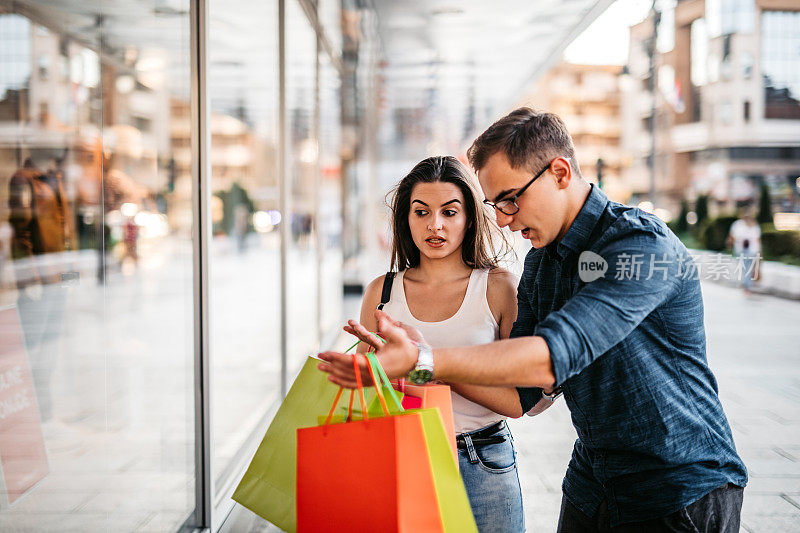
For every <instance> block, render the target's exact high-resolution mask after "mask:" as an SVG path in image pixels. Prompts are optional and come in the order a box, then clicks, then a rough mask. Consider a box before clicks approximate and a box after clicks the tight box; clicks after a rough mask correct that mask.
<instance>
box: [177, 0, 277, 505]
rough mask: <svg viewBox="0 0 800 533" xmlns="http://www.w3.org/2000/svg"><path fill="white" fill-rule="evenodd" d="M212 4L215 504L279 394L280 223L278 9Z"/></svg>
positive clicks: (241, 1)
mask: <svg viewBox="0 0 800 533" xmlns="http://www.w3.org/2000/svg"><path fill="white" fill-rule="evenodd" d="M209 6H210V34H209V48H208V49H209V54H210V56H209V76H208V83H209V88H208V93H209V97H210V100H211V147H210V157H211V166H212V168H211V193H212V197H211V219H212V222H213V228H212V231H213V239H212V242H211V249H210V274H211V285H210V304H211V305H210V327H211V331H210V339H211V360H212V376H213V379H212V391H211V401H212V406H211V414H212V417H211V418H212V433H211V435H212V465H213V476H214V479H215V480H216V485H215V488H216V491H217V494H216V495H215V496H216V497H217V498H218V501H222V498H224V494H225V493H226V491H228V489H230V487H231V484H232V483H233V482H234V481H236V480H235V479H233V476H235V474H237V473H239V472H240V467H241V466H242V464H241V463H242V461H245V460H248V459H250V452H249V448H248V446H250V445H252V444H253V443H254V442H255V444H257V440H260V438H261V437H262V436H263V431H262V424H263V422H264V418H265V417H266V415H267V411H268V409H269V407H270V406H271V405H272V404H274V403H275V402H276V401H277V400H278V397H279V393H280V359H281V358H280V283H281V279H280V232H279V229H278V228H279V225H280V224H283V223H286V221H285V220H284V217H283V214H282V213H280V211H279V203H278V200H279V194H278V177H277V160H276V154H277V150H278V125H277V116H278V112H277V106H278V79H277V72H278V64H277V62H278V40H277V28H278V3H277V1H269V2H258V1H253V0H236V1H235V2H233V3H223V2H211V3H210V5H209ZM265 28H269V29H270V31H265ZM271 30H274V31H271ZM188 163H189V162H187V165H188ZM253 439H257V440H256V441H254V440H253Z"/></svg>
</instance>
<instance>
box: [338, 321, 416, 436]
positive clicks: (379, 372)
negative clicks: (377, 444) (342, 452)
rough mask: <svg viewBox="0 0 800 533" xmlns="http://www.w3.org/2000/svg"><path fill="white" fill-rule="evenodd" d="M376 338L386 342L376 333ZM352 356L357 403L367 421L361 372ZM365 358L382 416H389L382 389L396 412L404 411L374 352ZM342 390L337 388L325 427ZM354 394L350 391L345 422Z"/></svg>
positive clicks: (354, 357) (351, 415) (355, 357)
mask: <svg viewBox="0 0 800 533" xmlns="http://www.w3.org/2000/svg"><path fill="white" fill-rule="evenodd" d="M376 336H377V337H378V338H379V339H381V340H382V341H383V342H386V341H385V340H383V339H382V338H381V337H380V335H377V333H376ZM359 342H361V341H358V342H356V343H355V344H353V345H352V346H351V347H350V348H348V349H347V350H346V351H348V352H349V351H350V350H352V349H353V348H355V347H356V346H358V343H359ZM352 356H353V372H354V373H355V376H356V387H357V389H358V400H359V403H360V404H361V412H362V416H363V418H364V420H369V415H368V414H367V408H366V398H365V397H364V384H363V383H362V381H361V372H360V371H359V368H358V359H357V357H358V354H355V353H354V354H352ZM366 357H367V368H368V369H369V373H370V376H371V377H372V382H373V383H374V384H375V392H376V393H377V395H378V400H379V401H380V404H381V408H382V409H383V412H384V414H385V415H386V416H389V414H390V413H389V408H388V406H387V404H386V397H385V395H384V387H385V388H386V390H388V391H389V396H390V398H391V400H392V403H393V404H394V405H395V407H397V409H398V411H400V412H403V411H405V409H404V408H403V405H402V403H401V402H400V398H399V397H398V396H397V393H396V392H395V390H394V387H392V382H391V381H390V380H389V377H388V376H387V375H386V372H385V371H384V370H383V367H382V366H381V364H380V362H379V361H378V358H377V357H376V356H375V350H372V351H370V352H367V354H366ZM343 390H344V387H339V391H338V392H337V393H336V397H335V398H334V400H333V405H331V409H330V411H329V412H328V416H327V418H326V419H325V425H326V426H327V425H328V424H330V421H331V419H332V418H333V413H334V411H335V410H336V406H337V405H338V404H339V400H340V399H341V397H342V391H343ZM354 393H355V390H351V391H350V401H349V402H348V406H347V418H346V420H348V421H349V420H350V419H351V418H352V417H353V396H354Z"/></svg>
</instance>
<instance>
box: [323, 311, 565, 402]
mask: <svg viewBox="0 0 800 533" xmlns="http://www.w3.org/2000/svg"><path fill="white" fill-rule="evenodd" d="M375 317H376V319H377V322H378V333H379V334H380V335H381V336H382V337H383V338H384V339H385V340H386V343H385V344H382V343H381V342H380V341H379V340H378V339H377V338H376V337H375V336H374V335H373V334H372V333H370V332H369V331H367V329H366V328H364V327H363V326H362V325H361V324H358V323H355V322H353V321H351V322H350V323H349V325H348V326H346V327H345V331H348V332H349V333H352V334H354V335H356V336H357V337H359V338H360V339H361V340H362V341H364V342H367V343H369V344H371V345H373V346H377V347H378V348H377V350H376V354H377V356H378V358H379V360H380V362H381V365H383V368H384V370H385V371H386V373H387V374H388V376H389V377H390V378H398V377H405V376H406V375H407V374H408V373H409V372H410V371H411V370H412V369H413V368H414V366H415V365H416V363H417V355H418V353H419V349H418V348H417V346H416V344H414V342H412V340H411V339H410V338H409V336H408V334H407V333H406V331H405V330H404V329H403V328H402V327H400V326H399V325H398V324H397V323H395V322H394V321H393V320H392V319H391V318H390V317H389V315H387V314H386V313H383V312H382V311H376V312H375ZM320 358H321V359H322V360H323V361H325V362H324V363H320V365H319V368H320V370H323V371H325V372H328V373H329V374H330V376H329V378H328V379H330V381H332V382H334V383H337V384H338V385H341V386H343V387H348V388H354V387H355V386H356V382H355V376H354V374H353V361H352V355H345V354H342V353H338V352H325V353H322V354H320ZM359 359H360V360H359V365H360V366H361V368H362V369H365V368H366V362H365V361H364V357H363V356H360V358H359ZM433 362H434V366H433V368H434V370H433V372H434V378H435V379H439V380H442V381H446V382H453V383H472V384H476V385H512V386H522V387H543V388H548V389H550V388H552V387H554V386H555V376H554V374H553V365H552V363H551V361H550V350H549V348H548V346H547V343H546V342H545V341H544V339H543V338H541V337H519V338H516V339H505V340H502V341H496V342H493V343H490V344H483V345H479V346H465V347H456V348H437V349H435V350H433Z"/></svg>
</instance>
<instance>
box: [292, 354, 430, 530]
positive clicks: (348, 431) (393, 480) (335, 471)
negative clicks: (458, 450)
mask: <svg viewBox="0 0 800 533" xmlns="http://www.w3.org/2000/svg"><path fill="white" fill-rule="evenodd" d="M368 360H369V359H368ZM353 363H354V365H355V356H354V358H353ZM370 371H371V372H373V369H372V365H371V364H370ZM356 380H357V382H358V397H359V401H360V403H361V412H362V414H363V417H364V418H363V419H362V420H356V421H352V420H351V421H346V422H345V423H341V424H333V425H331V424H328V423H327V422H330V420H331V416H332V415H333V411H334V409H333V408H332V409H331V412H330V413H329V415H328V420H327V421H326V424H325V425H322V426H319V427H310V428H301V429H298V430H297V531H298V532H299V533H303V532H315V533H316V532H327V531H330V532H333V531H337V532H340V531H348V532H370V533H371V532H375V531H381V532H409V533H410V532H414V533H416V532H436V533H438V532H442V531H444V528H443V526H442V519H441V516H440V510H439V504H438V502H437V496H436V489H435V487H434V480H433V472H432V468H431V463H430V457H429V453H428V448H427V445H426V442H425V434H424V432H423V427H422V420H421V418H420V415H419V414H413V413H412V414H403V415H402V416H389V411H388V409H387V406H386V401H385V399H384V397H383V393H382V392H381V387H380V386H379V387H376V392H377V393H378V396H379V398H380V401H381V405H382V407H383V411H384V413H385V415H386V416H383V417H379V418H374V417H373V418H369V415H368V413H367V409H366V402H365V400H364V389H363V386H362V385H361V381H360V372H358V369H357V366H356ZM373 381H374V383H380V381H379V380H378V379H377V376H376V375H375V374H374V372H373ZM390 393H391V391H390ZM340 395H341V391H340ZM352 395H353V393H352V392H351V401H350V406H351V407H352V404H353V402H352V398H353V396H352ZM338 400H339V396H337V398H336V401H334V407H335V406H336V404H337V403H338ZM351 417H352V409H350V410H349V413H348V420H350V419H351Z"/></svg>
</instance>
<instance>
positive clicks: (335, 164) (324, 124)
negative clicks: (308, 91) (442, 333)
mask: <svg viewBox="0 0 800 533" xmlns="http://www.w3.org/2000/svg"><path fill="white" fill-rule="evenodd" d="M319 85H320V102H319V105H320V132H319V144H320V150H319V159H320V161H319V168H320V189H319V195H320V200H319V212H318V214H319V223H318V226H319V236H318V243H319V244H318V246H319V248H320V250H321V258H320V260H321V263H322V268H321V272H320V275H321V276H320V281H321V287H320V291H321V294H320V302H321V313H320V315H321V316H320V320H321V324H320V326H321V330H322V332H323V333H324V332H327V331H330V330H338V329H339V327H340V326H341V319H342V317H341V309H342V248H341V236H342V164H341V161H342V160H341V146H342V137H341V119H340V116H341V107H340V106H341V84H340V78H339V72H338V71H337V70H336V69H335V68H334V67H333V65H332V64H331V61H330V59H328V57H327V56H326V55H325V54H324V53H321V54H320V71H319Z"/></svg>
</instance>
